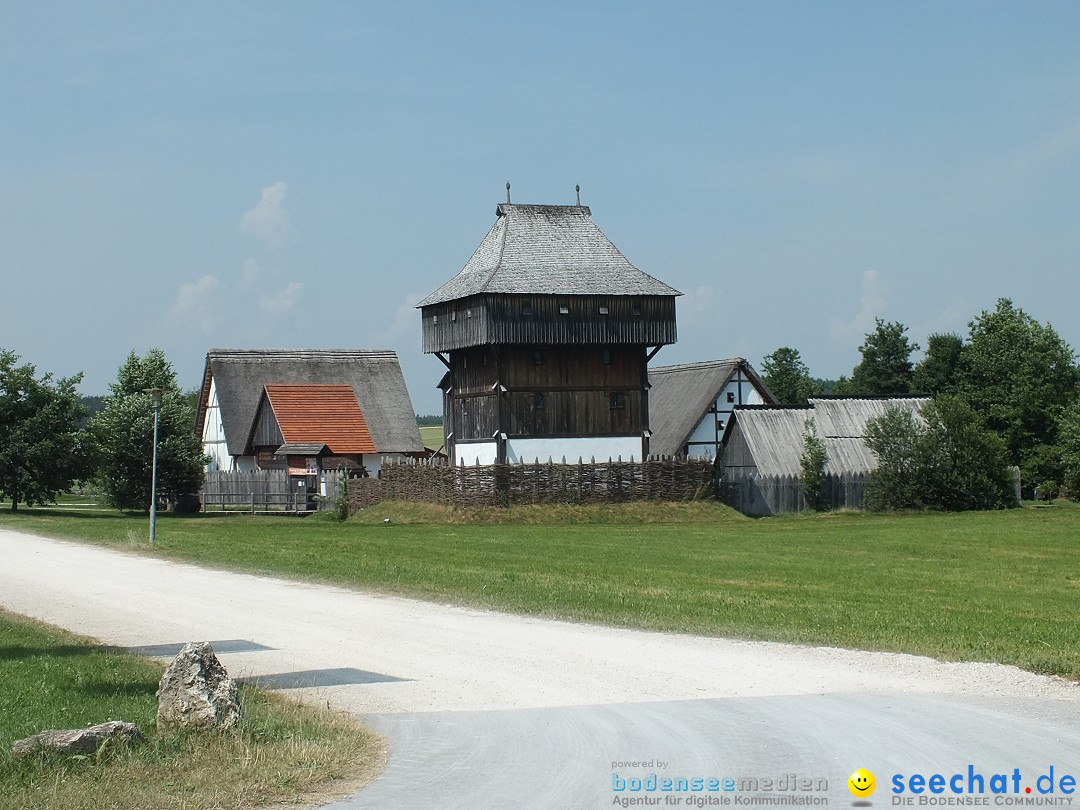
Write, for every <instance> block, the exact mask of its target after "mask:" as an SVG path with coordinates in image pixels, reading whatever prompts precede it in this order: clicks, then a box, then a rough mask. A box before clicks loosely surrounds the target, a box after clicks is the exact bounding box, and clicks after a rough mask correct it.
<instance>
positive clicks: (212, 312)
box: [169, 275, 221, 334]
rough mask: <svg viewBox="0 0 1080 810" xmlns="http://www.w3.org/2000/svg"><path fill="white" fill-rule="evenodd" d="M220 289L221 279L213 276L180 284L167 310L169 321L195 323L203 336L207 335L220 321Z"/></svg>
mask: <svg viewBox="0 0 1080 810" xmlns="http://www.w3.org/2000/svg"><path fill="white" fill-rule="evenodd" d="M220 288H221V279H219V278H218V277H217V276H214V275H205V276H202V277H201V278H198V279H196V280H195V281H188V282H185V283H184V284H181V285H180V291H179V293H177V296H176V300H175V301H174V302H173V305H172V308H171V309H170V310H169V319H170V320H173V321H191V322H194V323H197V324H198V325H199V328H200V329H201V330H202V332H203V334H209V333H210V332H212V331H213V329H214V327H216V326H217V324H218V322H219V320H220V313H221V301H220V299H219V296H218V295H217V293H218V290H219V289H220Z"/></svg>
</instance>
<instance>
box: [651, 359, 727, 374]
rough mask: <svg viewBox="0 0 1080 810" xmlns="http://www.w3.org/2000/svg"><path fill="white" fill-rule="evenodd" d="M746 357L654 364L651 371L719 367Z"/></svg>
mask: <svg viewBox="0 0 1080 810" xmlns="http://www.w3.org/2000/svg"><path fill="white" fill-rule="evenodd" d="M745 362H746V358H745V357H728V358H726V359H724V360H698V361H696V362H693V363H673V364H672V365H670V366H653V367H652V368H650V369H649V373H650V374H652V373H653V372H657V373H660V374H664V373H667V372H671V371H686V370H689V369H693V368H718V367H720V366H725V365H728V364H731V363H745Z"/></svg>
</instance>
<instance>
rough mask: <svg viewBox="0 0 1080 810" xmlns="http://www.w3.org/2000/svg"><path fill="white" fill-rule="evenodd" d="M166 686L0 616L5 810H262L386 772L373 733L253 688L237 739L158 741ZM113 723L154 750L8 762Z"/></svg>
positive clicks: (55, 634) (137, 668)
mask: <svg viewBox="0 0 1080 810" xmlns="http://www.w3.org/2000/svg"><path fill="white" fill-rule="evenodd" d="M160 677H161V667H160V666H159V665H158V664H155V663H152V662H150V661H148V660H146V659H143V658H138V657H136V656H133V655H124V654H120V653H117V652H111V651H109V650H107V649H105V648H102V647H100V646H98V645H95V644H94V643H92V642H90V641H88V640H86V639H83V638H80V637H78V636H74V635H72V634H70V633H67V632H64V631H62V630H59V629H57V628H53V627H49V626H47V625H43V624H40V623H38V622H33V621H30V620H28V619H23V618H21V617H18V616H14V615H12V614H10V613H6V612H4V611H3V610H0V683H2V684H3V688H2V689H0V720H2V723H0V808H4V810H8V809H10V810H23V809H24V808H30V807H33V808H41V809H42V810H61V809H62V810H97V808H103V807H108V808H114V810H155V808H181V807H183V808H187V809H188V810H198V809H200V808H222V807H253V806H256V805H263V804H266V803H269V802H276V801H283V800H290V799H294V798H296V797H297V796H299V795H302V794H306V793H310V792H313V791H314V792H320V791H322V792H325V791H326V790H327V789H328V786H329V783H330V780H334V779H347V780H348V784H349V785H350V786H351V787H357V782H358V780H359V781H363V780H364V779H370V778H371V777H372V776H374V775H375V773H377V771H378V770H379V769H381V767H382V764H383V761H384V758H385V753H384V749H383V745H382V743H381V741H380V740H379V738H378V737H377V736H376V735H375V734H373V733H372V732H370V731H367V730H366V729H363V728H360V727H358V726H356V725H355V724H354V723H353V722H352V721H351V720H349V719H347V718H343V717H339V716H332V715H330V714H329V712H318V711H315V710H312V709H309V708H307V707H301V706H298V705H295V704H291V703H286V702H285V701H283V700H278V699H276V698H271V697H269V696H268V695H267V694H266V693H264V692H260V691H259V690H256V689H251V688H243V689H242V700H243V705H244V721H243V723H242V724H241V727H240V729H239V730H238V731H237V732H234V733H220V734H218V733H215V734H185V733H179V732H169V733H163V734H158V733H157V732H156V730H155V728H154V721H155V714H156V711H157V700H156V698H155V696H154V693H155V690H156V689H157V684H158V679H159V678H160ZM106 720H127V721H128V722H132V723H135V724H136V725H137V726H139V728H140V730H142V732H143V733H144V734H145V735H147V737H148V742H147V743H145V744H144V745H141V746H138V747H135V748H131V749H128V750H124V751H120V750H117V751H109V750H108V748H103V749H101V750H100V751H99V752H98V754H97V755H95V756H93V757H89V758H88V757H78V758H64V757H58V756H44V755H37V756H33V757H29V758H27V759H22V760H16V759H14V758H13V757H12V755H11V744H12V742H13V741H15V740H16V739H20V738H22V737H28V736H30V735H31V734H36V733H37V732H39V731H43V730H45V729H48V728H80V727H85V726H88V725H94V724H96V723H102V722H105V721H106ZM330 789H332V788H330ZM357 789H358V788H357Z"/></svg>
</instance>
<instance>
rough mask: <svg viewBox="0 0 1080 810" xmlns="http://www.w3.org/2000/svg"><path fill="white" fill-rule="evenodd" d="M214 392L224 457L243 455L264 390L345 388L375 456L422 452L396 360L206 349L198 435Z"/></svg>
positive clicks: (373, 355) (385, 354) (378, 353)
mask: <svg viewBox="0 0 1080 810" xmlns="http://www.w3.org/2000/svg"><path fill="white" fill-rule="evenodd" d="M211 380H213V382H214V385H215V386H216V388H217V395H218V403H219V405H220V407H221V420H222V424H223V425H224V427H225V439H226V443H227V445H228V450H229V454H230V455H234V456H240V455H244V454H245V450H246V443H247V440H248V437H249V436H250V435H251V428H252V425H253V423H254V421H255V415H256V411H257V410H258V407H259V400H260V399H261V398H262V395H263V389H264V388H265V386H267V385H268V384H269V385H274V384H286V385H288V384H292V385H315V384H320V385H349V386H351V387H352V389H353V392H354V394H355V396H356V402H357V404H358V405H359V407H360V410H361V411H362V413H363V415H364V421H365V423H366V424H367V428H368V430H369V432H370V435H371V439H372V440H373V441H374V443H375V449H376V452H379V453H419V452H423V449H424V446H423V442H421V441H420V431H419V429H418V428H417V427H416V415H415V413H414V411H413V407H412V400H411V399H410V398H409V392H408V389H407V388H406V387H405V378H404V377H403V376H402V374H401V366H400V365H398V358H397V354H396V353H394V352H392V351H388V350H381V349H340V350H320V349H263V350H242V349H241V350H238V349H211V350H210V351H209V352H208V353H207V355H206V367H205V371H204V374H203V387H202V393H201V395H200V397H199V407H198V413H197V415H196V430H197V431H198V432H199V435H202V430H203V422H204V420H205V417H206V408H207V405H208V401H209V397H210V383H211Z"/></svg>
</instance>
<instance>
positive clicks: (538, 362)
mask: <svg viewBox="0 0 1080 810" xmlns="http://www.w3.org/2000/svg"><path fill="white" fill-rule="evenodd" d="M533 365H534V366H542V365H544V353H543V352H533Z"/></svg>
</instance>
